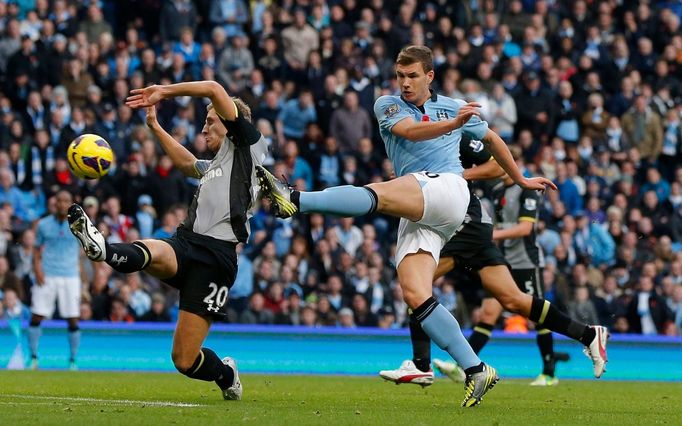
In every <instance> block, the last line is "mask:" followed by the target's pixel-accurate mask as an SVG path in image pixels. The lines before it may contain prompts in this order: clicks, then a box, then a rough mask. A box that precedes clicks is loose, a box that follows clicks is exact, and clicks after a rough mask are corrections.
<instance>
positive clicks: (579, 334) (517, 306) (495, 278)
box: [479, 265, 608, 378]
mask: <svg viewBox="0 0 682 426" xmlns="http://www.w3.org/2000/svg"><path fill="white" fill-rule="evenodd" d="M479 274H480V276H481V281H482V283H483V288H485V289H486V290H487V291H488V292H489V293H490V294H491V295H493V296H494V297H495V298H496V299H497V300H498V301H499V302H500V303H501V304H502V306H503V307H504V308H505V309H507V310H509V311H511V312H514V313H518V314H521V315H523V316H525V317H526V318H528V319H530V320H531V321H533V322H535V323H537V324H538V325H539V326H541V327H544V328H546V329H548V330H551V331H554V332H556V333H559V334H563V335H564V336H567V337H570V338H572V339H575V340H577V341H579V342H580V343H582V344H583V345H585V346H586V347H587V350H586V355H587V356H588V357H589V358H590V359H591V360H592V362H593V364H594V375H595V376H596V377H597V378H599V377H601V375H602V373H603V372H604V368H605V366H606V362H607V356H606V339H607V338H608V332H607V330H606V329H605V328H604V327H601V326H588V325H587V324H583V323H581V322H579V321H575V320H573V319H571V318H570V317H569V316H568V315H566V314H564V313H563V312H561V311H560V310H558V309H557V308H556V307H555V306H554V305H552V304H551V303H550V302H549V301H548V300H545V299H540V298H537V297H533V296H531V295H529V294H526V293H524V292H522V291H521V290H519V288H518V287H517V285H516V283H515V282H514V279H513V278H512V276H511V273H510V272H509V269H507V267H506V266H502V265H500V266H487V267H485V268H483V269H481V270H480V271H479Z"/></svg>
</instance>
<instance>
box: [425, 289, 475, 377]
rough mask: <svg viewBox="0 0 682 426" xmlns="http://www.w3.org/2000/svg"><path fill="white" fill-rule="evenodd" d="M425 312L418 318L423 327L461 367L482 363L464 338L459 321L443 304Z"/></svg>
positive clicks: (465, 367)
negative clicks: (422, 316)
mask: <svg viewBox="0 0 682 426" xmlns="http://www.w3.org/2000/svg"><path fill="white" fill-rule="evenodd" d="M425 314H426V315H425V318H423V319H420V318H417V319H418V320H419V321H420V322H421V325H422V328H423V329H424V331H425V332H426V334H428V335H429V337H430V338H431V340H433V341H434V342H436V344H437V345H438V347H439V348H441V349H443V350H444V351H446V352H447V353H449V354H450V356H451V357H452V358H453V359H454V360H455V361H457V364H459V366H460V367H462V368H463V369H465V370H466V369H467V368H470V367H475V366H477V365H479V364H480V363H481V360H480V359H479V358H478V355H476V353H475V352H474V350H473V349H471V346H470V345H469V342H467V339H465V338H464V335H463V334H462V330H461V328H460V327H459V323H458V322H457V320H456V319H455V317H453V316H452V314H451V313H450V312H448V310H447V309H445V307H444V306H443V305H441V304H440V303H438V304H437V306H435V308H433V310H431V313H428V312H425Z"/></svg>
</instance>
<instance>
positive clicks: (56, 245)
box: [28, 190, 81, 370]
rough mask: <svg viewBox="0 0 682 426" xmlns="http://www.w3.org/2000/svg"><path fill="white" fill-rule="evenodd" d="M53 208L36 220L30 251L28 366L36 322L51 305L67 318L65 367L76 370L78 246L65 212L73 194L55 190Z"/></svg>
mask: <svg viewBox="0 0 682 426" xmlns="http://www.w3.org/2000/svg"><path fill="white" fill-rule="evenodd" d="M55 198H56V200H57V203H56V204H57V211H56V212H55V213H54V214H51V215H49V216H46V217H44V218H42V219H40V220H39V221H38V225H37V226H36V244H35V248H34V251H33V268H34V269H33V270H34V273H35V282H34V283H33V287H32V288H31V314H32V315H31V322H30V323H29V327H28V343H29V347H30V350H31V368H32V369H34V370H35V369H37V368H38V344H39V341H40V336H41V334H42V330H41V328H40V323H41V322H42V321H43V320H44V319H45V318H51V317H52V314H53V313H54V309H55V305H58V306H59V315H60V316H61V317H62V318H63V319H65V320H66V321H67V324H68V330H69V333H68V336H69V348H70V357H69V368H70V369H71V370H75V369H76V355H77V353H78V347H79V346H80V339H81V332H80V329H79V327H78V319H79V318H80V315H81V280H80V263H79V259H80V245H79V244H78V240H76V239H75V238H73V236H72V235H71V231H70V230H69V223H68V222H67V220H66V214H67V212H68V210H69V206H70V205H71V203H72V201H73V197H72V196H71V193H70V192H69V191H65V190H62V191H59V192H58V193H57V195H56V196H55Z"/></svg>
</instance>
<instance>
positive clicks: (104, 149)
mask: <svg viewBox="0 0 682 426" xmlns="http://www.w3.org/2000/svg"><path fill="white" fill-rule="evenodd" d="M66 157H67V160H68V161H69V168H70V169H71V172H72V173H73V174H74V175H76V176H78V177H79V178H81V179H99V178H101V177H103V176H104V175H106V174H107V173H109V169H110V168H111V165H112V164H113V162H114V152H113V151H112V150H111V147H110V146H109V143H108V142H107V141H105V140H104V138H102V137H101V136H98V135H93V134H85V135H80V136H78V137H77V138H76V139H74V140H73V141H71V144H70V145H69V148H68V150H67V151H66Z"/></svg>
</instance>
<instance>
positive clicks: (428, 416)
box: [0, 371, 682, 426]
mask: <svg viewBox="0 0 682 426" xmlns="http://www.w3.org/2000/svg"><path fill="white" fill-rule="evenodd" d="M242 383H243V385H244V399H243V400H242V401H223V400H222V396H221V394H220V392H219V391H218V389H217V387H216V386H215V385H214V384H213V383H207V382H198V381H195V380H190V379H187V378H185V377H183V376H180V375H178V374H166V373H103V372H86V371H81V372H73V373H72V372H57V371H37V372H29V371H2V372H0V424H4V425H42V424H60V425H81V424H87V425H102V424H125V425H126V426H130V425H138V424H140V425H157V424H193V425H196V424H200V425H209V424H216V425H217V424H222V425H224V424H234V423H247V424H259V425H260V424H267V425H270V424H276V425H304V424H318V425H319V424H324V425H331V424H339V425H347V424H366V425H377V424H390V425H399V424H404V425H422V424H423V425H444V424H455V422H457V423H458V424H463V425H466V426H471V425H479V424H481V425H494V424H499V425H513V424H523V425H533V424H542V425H551V424H589V425H601V424H618V425H623V424H679V422H680V414H679V413H680V409H681V408H680V407H682V386H680V383H665V382H608V381H597V380H594V381H571V380H565V381H562V382H561V383H560V384H559V386H557V387H554V388H537V387H531V386H528V381H520V380H504V379H503V380H502V381H501V382H500V383H499V384H498V385H497V386H496V387H495V388H494V389H493V390H492V391H491V392H490V393H489V394H488V395H486V398H485V399H484V401H483V403H482V404H481V405H479V406H478V407H474V408H468V409H465V408H461V407H460V406H459V403H460V401H461V399H462V396H463V394H464V391H463V386H462V385H455V384H453V383H452V382H450V381H449V380H447V379H440V380H437V381H436V383H435V384H434V385H432V386H430V387H428V388H425V389H422V388H420V387H418V386H414V385H400V386H396V385H394V384H392V383H387V382H384V381H382V380H381V379H380V378H378V377H340V376H288V375H276V376H271V375H245V376H243V377H242Z"/></svg>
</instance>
